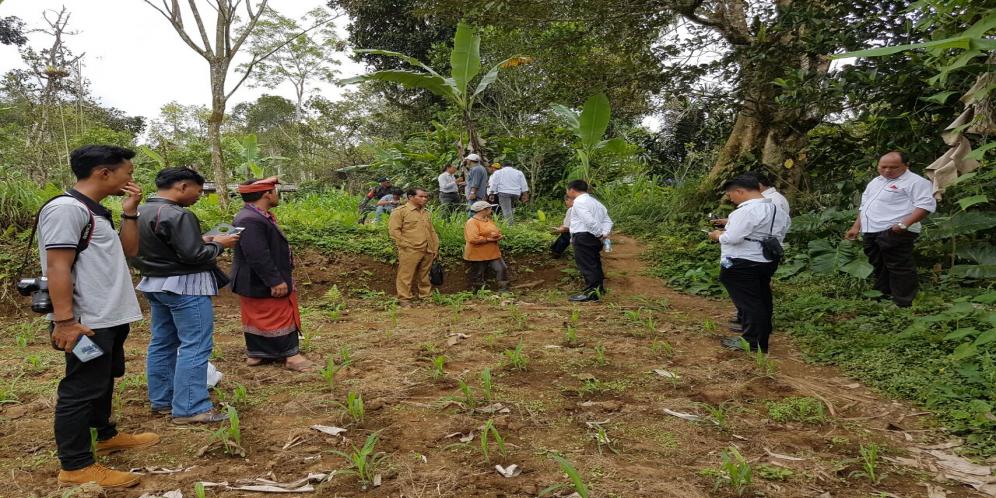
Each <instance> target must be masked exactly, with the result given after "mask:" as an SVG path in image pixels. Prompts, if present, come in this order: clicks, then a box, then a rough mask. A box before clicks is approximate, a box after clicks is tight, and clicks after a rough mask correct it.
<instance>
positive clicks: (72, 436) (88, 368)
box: [38, 145, 159, 488]
mask: <svg viewBox="0 0 996 498" xmlns="http://www.w3.org/2000/svg"><path fill="white" fill-rule="evenodd" d="M133 157H135V152H134V151H131V150H129V149H125V148H122V147H116V146H113V145H86V146H83V147H80V148H78V149H76V150H74V151H73V152H72V153H70V155H69V164H70V167H71V168H72V170H73V174H74V175H75V176H76V179H77V181H76V184H75V185H74V186H73V188H72V189H70V190H69V191H68V192H67V193H66V195H63V196H59V197H57V198H55V199H54V200H52V201H50V202H48V204H46V205H45V207H44V208H42V209H41V212H40V213H39V215H38V251H39V257H40V258H41V267H42V274H43V276H45V277H46V278H48V291H49V297H50V299H51V302H52V313H51V314H49V315H48V320H49V321H50V322H51V325H50V329H49V330H50V333H51V336H52V345H53V346H54V347H55V348H57V349H59V350H62V351H65V352H66V355H65V360H66V370H65V375H64V376H63V378H62V380H60V381H59V387H58V390H57V395H56V400H55V444H56V446H57V447H58V451H57V454H58V457H59V463H60V466H61V470H60V471H59V475H58V480H59V483H62V484H83V483H87V482H91V481H92V482H96V483H97V484H99V485H100V486H101V487H103V488H119V487H129V486H134V485H136V484H138V481H139V479H141V476H140V475H138V474H132V473H130V472H121V471H117V470H112V469H109V468H107V467H104V466H103V465H101V464H99V463H96V461H95V460H94V458H95V457H94V453H97V454H104V453H110V452H114V451H118V450H129V449H137V448H145V447H148V446H152V445H154V444H156V443H158V442H159V436H158V435H156V434H154V433H151V432H144V433H141V434H126V433H123V432H118V431H117V429H116V428H115V423H114V422H113V421H112V418H111V411H112V408H111V407H112V403H111V400H112V398H113V396H114V378H115V377H121V376H122V375H124V372H125V351H124V343H125V339H127V338H128V330H129V324H130V323H131V322H137V321H139V320H141V319H142V310H141V309H140V308H139V307H138V298H137V297H136V295H135V289H134V287H133V286H132V281H131V273H130V272H129V271H128V263H127V262H126V260H125V257H126V256H127V257H134V256H135V255H136V254H138V224H137V223H136V220H138V204H139V202H141V200H142V191H141V189H140V188H139V187H138V185H136V184H135V182H134V181H133V180H132V172H133V171H134V169H135V166H134V165H133V164H132V162H131V158H133ZM112 195H122V196H124V200H122V201H121V209H122V214H121V234H120V235H118V233H117V232H115V230H114V221H113V220H112V219H111V211H110V210H109V209H107V208H105V207H104V206H102V205H101V204H100V203H101V201H103V200H104V199H106V198H107V197H109V196H112ZM87 232H89V233H87ZM82 234H87V237H86V239H87V240H86V241H85V242H86V246H85V247H83V246H82V245H81V243H82V242H84V240H83V235H82ZM84 335H85V336H88V337H89V338H90V340H91V341H93V342H94V343H95V344H96V345H97V346H98V347H99V348H100V349H101V350H102V351H103V354H102V355H100V356H98V357H96V358H93V359H91V360H89V361H86V362H84V361H81V360H80V359H79V358H77V357H76V355H75V354H73V353H71V351H72V350H73V347H75V346H76V342H77V341H78V340H79V339H80V337H81V336H84ZM91 428H93V429H96V432H97V441H96V447H95V448H91V445H90V429H91ZM139 466H141V465H139Z"/></svg>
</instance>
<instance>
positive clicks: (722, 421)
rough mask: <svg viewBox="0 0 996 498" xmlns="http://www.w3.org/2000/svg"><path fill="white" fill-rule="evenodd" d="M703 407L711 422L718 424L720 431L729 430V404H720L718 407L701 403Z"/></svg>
mask: <svg viewBox="0 0 996 498" xmlns="http://www.w3.org/2000/svg"><path fill="white" fill-rule="evenodd" d="M699 406H701V407H702V408H703V409H704V410H705V411H706V414H707V415H708V417H709V421H710V422H712V423H713V424H716V427H719V429H720V430H724V431H725V430H728V429H729V425H728V422H729V412H730V410H729V406H730V405H729V404H728V403H727V402H723V403H720V404H718V405H711V404H709V403H700V404H699Z"/></svg>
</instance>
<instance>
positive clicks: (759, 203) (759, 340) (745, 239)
mask: <svg viewBox="0 0 996 498" xmlns="http://www.w3.org/2000/svg"><path fill="white" fill-rule="evenodd" d="M723 191H725V192H726V195H727V196H728V197H729V198H730V201H732V202H733V203H734V204H736V205H737V209H736V210H734V211H733V212H732V213H730V216H729V218H728V219H727V222H726V228H725V230H714V231H712V232H710V233H709V238H710V239H712V240H715V241H717V242H719V243H720V247H721V253H720V254H721V256H720V270H719V281H720V282H721V283H722V284H723V286H725V287H726V291H727V292H728V293H729V294H730V298H731V299H732V300H733V304H734V305H736V307H737V310H738V312H739V313H738V314H739V315H740V316H741V320H742V322H743V335H742V336H741V337H738V338H727V339H723V340H722V345H723V346H724V347H727V348H730V349H737V350H739V349H741V341H740V340H741V338H742V339H743V340H746V341H747V344H748V345H749V346H750V349H751V351H758V350H760V351H762V352H764V353H767V352H768V336H770V335H771V328H772V325H771V316H772V314H773V311H774V305H773V302H772V297H771V277H772V275H774V274H775V270H777V269H778V262H779V260H780V259H781V256H782V254H781V252H782V248H781V244H782V241H783V240H784V239H785V233H786V232H787V231H788V226H789V215H788V213H786V212H784V210H783V209H778V208H777V207H776V206H775V204H774V203H773V202H771V200H770V199H766V198H765V197H764V195H763V194H762V193H761V186H760V184H759V183H758V180H757V177H755V176H752V175H741V176H738V177H736V178H733V179H731V180H728V181H727V182H726V183H724V184H723Z"/></svg>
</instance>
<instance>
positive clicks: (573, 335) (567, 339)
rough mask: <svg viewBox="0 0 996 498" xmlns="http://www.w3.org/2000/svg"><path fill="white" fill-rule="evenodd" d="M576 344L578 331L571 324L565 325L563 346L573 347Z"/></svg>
mask: <svg viewBox="0 0 996 498" xmlns="http://www.w3.org/2000/svg"><path fill="white" fill-rule="evenodd" d="M577 343H578V329H577V328H575V327H574V326H573V325H571V324H567V328H566V329H565V330H564V344H567V345H568V346H573V345H575V344H577Z"/></svg>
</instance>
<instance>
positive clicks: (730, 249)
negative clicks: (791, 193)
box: [719, 199, 789, 263]
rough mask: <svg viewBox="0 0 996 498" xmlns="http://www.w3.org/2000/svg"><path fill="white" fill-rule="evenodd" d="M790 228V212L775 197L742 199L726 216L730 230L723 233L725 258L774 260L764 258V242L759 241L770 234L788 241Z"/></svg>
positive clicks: (723, 254) (727, 229)
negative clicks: (772, 198)
mask: <svg viewBox="0 0 996 498" xmlns="http://www.w3.org/2000/svg"><path fill="white" fill-rule="evenodd" d="M772 216H774V223H773V224H772ZM788 227H789V215H788V213H786V212H785V211H784V210H783V209H781V208H779V207H778V206H776V205H775V204H774V202H772V201H771V199H750V200H747V201H744V202H741V203H740V205H739V206H737V209H735V210H734V211H733V212H732V213H730V216H729V217H728V218H727V219H726V230H725V231H724V232H723V234H722V235H720V236H719V245H720V254H721V259H723V260H726V259H735V258H739V259H746V260H749V261H757V262H759V263H767V262H769V261H770V260H768V259H767V258H765V257H764V252H763V251H762V250H761V243H760V242H757V241H759V240H763V239H765V238H767V237H768V236H769V235H773V236H775V237H777V238H778V240H779V241H780V242H781V241H784V240H785V233H786V232H788ZM747 239H753V240H747Z"/></svg>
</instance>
